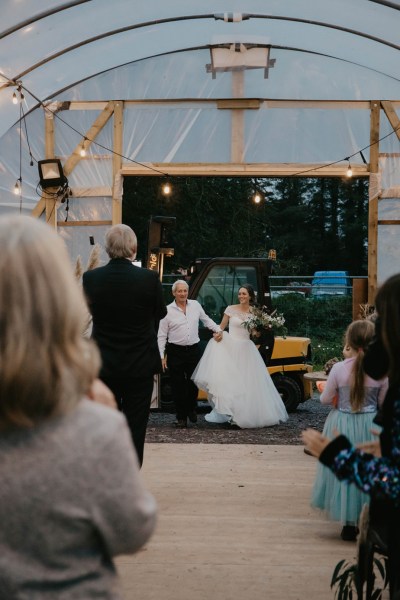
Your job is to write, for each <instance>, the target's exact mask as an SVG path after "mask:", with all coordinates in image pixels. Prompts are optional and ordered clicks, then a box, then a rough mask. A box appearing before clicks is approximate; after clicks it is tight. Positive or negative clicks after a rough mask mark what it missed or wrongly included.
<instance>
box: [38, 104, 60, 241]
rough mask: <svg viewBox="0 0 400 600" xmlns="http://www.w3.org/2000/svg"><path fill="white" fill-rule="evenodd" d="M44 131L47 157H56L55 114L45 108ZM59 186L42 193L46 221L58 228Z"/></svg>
mask: <svg viewBox="0 0 400 600" xmlns="http://www.w3.org/2000/svg"><path fill="white" fill-rule="evenodd" d="M44 133H45V138H44V140H45V155H46V158H54V115H53V113H52V112H51V111H50V110H46V109H44ZM57 189H58V188H55V187H54V188H47V189H46V190H45V191H44V192H43V193H42V198H41V200H44V203H45V207H46V223H48V224H49V225H51V227H54V229H57V196H56V192H57Z"/></svg>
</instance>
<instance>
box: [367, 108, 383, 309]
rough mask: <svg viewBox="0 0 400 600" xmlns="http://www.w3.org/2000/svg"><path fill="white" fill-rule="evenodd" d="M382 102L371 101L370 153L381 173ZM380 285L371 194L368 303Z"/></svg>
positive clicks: (374, 199) (372, 165)
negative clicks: (380, 126)
mask: <svg viewBox="0 0 400 600" xmlns="http://www.w3.org/2000/svg"><path fill="white" fill-rule="evenodd" d="M380 109H381V106H380V102H379V100H376V101H372V102H371V117H370V139H369V142H370V145H371V146H370V154H369V157H370V158H369V161H370V164H369V169H370V173H371V174H374V175H376V174H378V173H379V125H380ZM377 285H378V197H377V196H376V195H374V196H373V197H372V195H371V185H370V198H369V205H368V304H372V305H373V304H374V303H375V294H376V288H377Z"/></svg>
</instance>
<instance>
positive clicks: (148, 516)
mask: <svg viewBox="0 0 400 600" xmlns="http://www.w3.org/2000/svg"><path fill="white" fill-rule="evenodd" d="M0 281H1V285H0V328H1V344H0V480H1V487H0V521H1V527H0V547H1V554H0V598H2V599H4V600H39V599H40V600H54V599H55V598H57V599H59V600H67V599H70V598H77V599H78V598H85V600H90V599H91V598H103V599H104V600H117V599H119V598H121V595H120V593H119V590H118V587H119V586H118V579H117V573H116V569H115V565H114V563H113V557H114V556H117V555H119V554H131V553H134V552H136V551H137V550H138V549H139V548H140V547H141V546H142V545H143V544H144V543H145V542H146V541H147V540H148V538H149V537H150V536H151V534H152V532H153V529H154V526H155V517H156V505H155V501H154V498H153V497H152V496H151V494H149V493H148V492H147V491H146V489H145V487H144V485H143V482H142V480H141V477H140V472H139V466H138V462H137V458H136V453H135V451H134V448H133V445H132V441H131V438H130V434H129V430H128V427H127V424H126V420H125V418H124V417H123V416H122V415H121V414H120V413H119V412H118V411H117V410H115V409H114V408H109V407H107V406H102V405H101V403H99V402H93V400H100V402H103V403H104V402H105V403H106V404H109V398H108V396H107V394H104V391H105V390H104V386H102V385H101V384H100V386H98V381H97V380H96V377H97V373H98V369H99V365H100V357H99V355H98V351H97V348H96V347H95V345H94V344H93V342H91V341H90V340H87V339H84V338H83V336H82V325H83V323H84V322H85V319H86V315H87V309H86V306H85V302H84V298H83V295H82V292H81V290H80V288H79V286H78V284H77V282H76V279H75V277H74V275H73V271H72V266H71V264H70V261H69V257H68V254H67V252H66V249H65V247H64V244H63V242H62V240H61V238H60V237H59V236H58V235H57V234H56V233H55V232H54V231H53V230H52V229H51V228H50V227H49V226H48V225H46V224H44V223H42V222H40V221H38V220H36V219H33V218H32V217H25V216H17V217H14V216H13V217H1V218H0ZM96 381H97V383H96ZM93 382H94V383H95V385H93ZM99 394H100V397H99ZM89 396H90V397H91V398H92V400H90V399H89Z"/></svg>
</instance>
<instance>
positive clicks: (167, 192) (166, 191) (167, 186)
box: [161, 181, 171, 196]
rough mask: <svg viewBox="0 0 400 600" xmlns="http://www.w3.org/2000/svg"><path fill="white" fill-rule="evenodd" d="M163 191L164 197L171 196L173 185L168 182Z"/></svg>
mask: <svg viewBox="0 0 400 600" xmlns="http://www.w3.org/2000/svg"><path fill="white" fill-rule="evenodd" d="M161 189H162V193H163V194H164V196H169V195H170V193H171V184H170V183H169V181H166V182H165V183H164V184H163V186H162V188H161Z"/></svg>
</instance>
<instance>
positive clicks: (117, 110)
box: [112, 101, 124, 225]
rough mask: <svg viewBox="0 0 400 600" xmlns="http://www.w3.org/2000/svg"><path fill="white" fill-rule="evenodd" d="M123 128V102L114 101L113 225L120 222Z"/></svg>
mask: <svg viewBox="0 0 400 600" xmlns="http://www.w3.org/2000/svg"><path fill="white" fill-rule="evenodd" d="M123 129H124V103H123V102H122V101H121V102H116V103H115V106H114V142H113V150H114V154H113V162H112V167H113V170H112V178H113V185H112V222H113V225H116V224H118V223H122V197H121V190H120V186H121V185H122V181H121V177H122V175H121V167H122V151H123V147H124V145H123Z"/></svg>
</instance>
